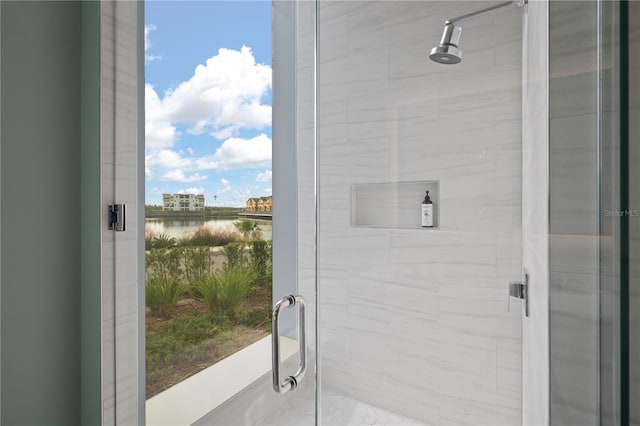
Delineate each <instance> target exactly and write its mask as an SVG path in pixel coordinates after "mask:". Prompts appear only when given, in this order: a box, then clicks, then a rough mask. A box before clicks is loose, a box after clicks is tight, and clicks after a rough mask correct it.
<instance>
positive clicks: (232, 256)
mask: <svg viewBox="0 0 640 426" xmlns="http://www.w3.org/2000/svg"><path fill="white" fill-rule="evenodd" d="M221 253H222V255H223V256H224V257H225V259H226V262H225V268H237V267H240V266H244V264H245V261H246V258H245V255H244V244H242V243H230V244H227V245H226V246H224V247H222V251H221Z"/></svg>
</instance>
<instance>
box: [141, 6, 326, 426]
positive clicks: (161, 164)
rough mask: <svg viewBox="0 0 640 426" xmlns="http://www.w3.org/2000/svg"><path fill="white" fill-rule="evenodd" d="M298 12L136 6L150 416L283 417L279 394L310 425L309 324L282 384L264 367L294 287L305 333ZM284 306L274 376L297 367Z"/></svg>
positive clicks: (308, 285) (202, 419) (291, 317)
mask: <svg viewBox="0 0 640 426" xmlns="http://www.w3.org/2000/svg"><path fill="white" fill-rule="evenodd" d="M299 9H300V8H298V9H296V8H294V7H293V4H292V3H287V4H285V3H284V2H282V3H280V4H278V5H273V7H272V5H271V3H269V2H263V1H252V2H235V1H228V2H225V1H210V2H166V1H158V2H156V1H151V2H147V4H146V23H145V50H146V52H145V53H146V57H145V59H146V81H147V84H146V166H147V170H146V171H147V187H146V189H147V190H146V193H147V209H146V218H147V223H146V230H147V239H146V243H147V247H146V250H147V252H146V260H147V261H146V265H147V269H146V272H147V273H146V305H147V324H146V343H147V345H146V355H147V397H148V398H149V399H148V400H147V404H146V407H147V423H148V424H194V423H195V424H225V425H226V424H229V425H231V424H246V423H247V422H248V423H251V424H269V423H270V422H278V423H279V424H282V423H280V422H279V420H280V417H281V413H282V410H283V405H284V404H286V405H291V406H292V407H296V409H297V410H299V411H300V412H301V413H303V414H307V415H308V416H307V417H308V418H307V419H306V420H304V421H302V420H296V423H295V424H300V425H302V424H313V423H314V421H315V415H313V407H314V406H315V398H314V392H315V377H314V371H315V369H314V368H313V363H314V362H315V357H314V356H311V355H312V354H313V352H314V348H315V339H314V334H313V333H309V334H308V335H307V337H306V340H307V344H308V345H307V346H308V348H307V353H308V354H309V355H310V356H308V359H307V363H308V369H307V373H306V375H305V377H304V378H303V379H302V380H301V381H300V382H299V383H298V386H297V389H295V391H293V392H290V393H285V394H276V392H274V389H273V384H272V375H271V368H272V342H271V338H272V337H271V333H272V329H271V327H272V307H273V304H274V303H275V302H277V301H278V300H280V299H281V298H283V297H285V296H289V295H291V294H293V295H296V296H301V297H302V298H304V299H306V304H307V313H306V324H307V328H308V329H309V330H310V331H313V330H314V329H315V321H314V320H313V318H314V315H315V309H314V306H315V280H314V274H315V273H314V269H313V268H314V266H315V264H314V262H313V259H314V255H313V251H312V252H311V253H306V252H305V253H303V254H304V255H305V256H307V257H308V258H309V259H310V261H309V262H307V263H308V265H310V267H311V269H310V270H309V271H307V270H304V271H303V269H302V268H301V267H299V266H298V264H297V263H296V258H297V256H298V255H299V252H302V251H303V250H305V249H307V247H306V246H305V245H304V242H303V243H298V242H297V241H296V238H297V235H298V231H299V228H302V227H303V226H304V224H303V223H302V222H303V221H305V220H308V218H307V216H309V215H310V217H311V222H310V223H311V225H312V226H313V223H314V222H313V217H314V215H313V202H311V203H310V204H309V206H311V207H310V209H309V210H308V212H307V211H300V210H299V208H297V207H298V206H297V203H298V202H299V200H298V198H297V194H298V188H297V187H296V185H297V182H298V178H297V175H296V171H297V167H296V165H295V160H296V155H295V151H296V149H297V146H296V144H299V145H300V146H301V147H302V146H308V147H310V148H307V150H309V152H311V153H313V131H311V133H310V134H305V135H301V134H300V133H301V130H300V129H301V126H300V124H299V123H301V122H303V121H302V119H303V118H305V119H307V120H309V118H308V117H305V114H307V115H310V119H311V123H312V126H311V129H313V110H311V111H310V112H305V111H301V110H298V111H296V110H295V108H294V106H295V105H296V104H297V102H298V101H297V99H296V96H298V97H300V98H301V99H303V100H304V102H306V103H308V104H310V105H313V93H314V92H313V84H312V80H309V81H307V79H308V78H309V76H308V74H309V73H311V76H313V74H312V68H310V69H309V70H307V69H302V70H301V71H299V72H298V70H297V65H296V62H295V60H296V59H297V56H296V49H295V48H294V47H295V44H294V43H295V42H296V40H300V36H301V34H298V37H293V36H292V35H293V34H294V33H293V31H294V30H295V31H298V33H300V32H302V28H305V31H306V32H307V33H309V34H310V35H311V37H310V38H309V37H307V38H306V39H304V40H305V42H306V43H309V46H305V49H306V50H305V52H309V54H310V55H311V58H313V54H314V49H313V34H314V26H313V25H314V20H313V10H314V9H313V7H309V8H308V10H306V11H305V12H304V13H306V14H307V16H305V18H307V20H306V21H305V25H310V26H309V27H308V28H307V27H304V26H303V25H296V21H297V20H298V17H297V16H296V13H302V11H301V10H299ZM272 19H273V20H274V21H273V22H272ZM272 39H273V40H274V46H273V53H272V46H271V40H272ZM298 42H299V43H300V42H301V41H298ZM299 48H300V47H299ZM272 56H273V58H274V63H277V64H278V67H277V68H274V72H273V83H272V65H271V62H272ZM312 63H313V62H311V64H312ZM300 82H302V84H305V85H306V86H304V87H307V89H306V91H305V90H302V89H301V90H298V91H297V92H296V90H295V88H296V84H300ZM272 86H273V87H274V88H277V89H276V90H274V91H273V93H272ZM301 87H302V86H301ZM304 96H310V98H308V99H307V98H304ZM272 109H273V110H274V113H273V123H272ZM296 113H297V114H296ZM296 118H297V121H296ZM296 126H298V127H296ZM272 128H273V131H272ZM296 132H297V133H298V138H297V137H296ZM272 134H273V137H272ZM300 137H302V139H299V138H300ZM305 138H306V139H305ZM272 139H274V140H277V141H278V142H277V143H275V144H274V146H273V149H272V142H271V141H272ZM298 149H299V150H302V148H298ZM291 159H293V160H294V161H290V160H291ZM312 172H313V168H311V173H312ZM283 177H284V179H283ZM311 182H313V180H311ZM272 187H273V197H272V195H271V194H272ZM313 193H314V192H313V190H312V191H311V192H310V194H311V197H313ZM305 202H308V201H307V200H305ZM305 213H306V216H305V215H304V214H305ZM298 222H300V225H298V226H296V225H295V224H296V223H298ZM272 224H273V225H272ZM292 225H293V226H292ZM310 235H313V233H311V234H310ZM272 241H273V243H272ZM310 244H311V245H310V247H311V249H312V250H313V240H312V241H310ZM272 249H273V256H272ZM301 265H302V264H301ZM303 272H304V273H303ZM296 311H297V309H284V311H283V312H282V315H281V319H280V327H279V330H280V334H281V336H282V337H281V339H280V346H281V357H282V367H281V369H282V379H283V380H284V379H285V378H286V377H288V376H290V375H293V374H294V373H295V372H296V369H297V368H298V365H299V356H298V342H297V340H299V336H298V333H299V330H298V324H299V321H300V319H299V318H297V315H296Z"/></svg>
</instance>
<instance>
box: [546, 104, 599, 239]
mask: <svg viewBox="0 0 640 426" xmlns="http://www.w3.org/2000/svg"><path fill="white" fill-rule="evenodd" d="M553 99H555V98H554V97H552V99H551V104H552V105H553ZM596 124H597V117H596V115H595V114H587V115H579V116H573V117H563V118H557V119H552V120H551V121H550V133H549V145H550V150H549V154H550V163H549V167H550V179H551V186H550V194H549V196H550V210H551V222H550V232H551V233H552V234H558V233H561V234H569V235H597V234H598V216H599V212H598V211H597V209H595V208H594V207H593V206H597V203H598V199H597V197H598V191H597V190H596V188H597V187H598V167H597V166H598V144H597V126H596Z"/></svg>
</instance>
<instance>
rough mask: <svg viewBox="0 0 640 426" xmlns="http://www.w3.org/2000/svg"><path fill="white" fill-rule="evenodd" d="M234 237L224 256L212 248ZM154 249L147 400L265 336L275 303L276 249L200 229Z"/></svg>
mask: <svg viewBox="0 0 640 426" xmlns="http://www.w3.org/2000/svg"><path fill="white" fill-rule="evenodd" d="M214 234H215V237H214ZM227 234H229V235H232V236H233V237H228V238H227V237H224V238H226V240H228V241H231V242H227V243H226V245H225V246H224V247H223V248H222V250H217V249H213V248H211V247H210V246H209V244H213V243H214V239H215V238H218V239H217V240H216V241H222V239H220V238H219V237H220V235H223V236H224V235H227ZM185 240H186V242H185ZM155 241H162V242H161V243H160V244H156V245H155V247H154V242H155ZM236 241H238V242H236ZM148 244H149V245H150V247H149V251H148V252H147V255H146V288H145V295H146V304H147V321H146V345H147V347H146V362H147V371H146V373H147V398H149V397H151V396H153V395H155V394H157V393H159V392H161V391H163V390H165V389H167V388H169V387H171V386H173V385H174V384H176V383H178V382H180V381H182V380H184V379H185V378H187V377H189V376H191V375H192V374H195V373H197V372H198V371H200V370H202V369H204V368H206V367H208V366H210V365H212V364H214V363H216V362H218V361H219V360H221V359H222V358H225V357H227V356H229V355H231V354H233V353H235V352H237V351H238V350H240V349H242V348H244V347H246V346H248V345H249V344H251V343H253V342H255V341H257V340H259V339H260V338H262V337H264V336H266V335H267V334H268V333H269V332H270V331H271V297H272V295H271V288H272V285H271V244H270V242H265V241H244V240H243V238H242V237H241V236H240V234H239V233H238V232H232V233H218V232H217V233H213V232H211V230H209V229H208V228H200V230H199V231H197V232H196V234H195V239H193V240H192V239H191V238H188V237H185V239H182V240H180V241H175V239H172V238H171V237H167V238H164V237H162V235H152V236H150V238H148ZM192 244H193V245H192ZM247 247H248V249H247ZM214 260H215V263H216V264H215V265H214Z"/></svg>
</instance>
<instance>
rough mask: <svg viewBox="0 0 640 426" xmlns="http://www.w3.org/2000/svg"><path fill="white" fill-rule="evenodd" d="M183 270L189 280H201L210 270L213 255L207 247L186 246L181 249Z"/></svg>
mask: <svg viewBox="0 0 640 426" xmlns="http://www.w3.org/2000/svg"><path fill="white" fill-rule="evenodd" d="M183 256H184V270H185V275H186V277H185V278H186V279H187V281H189V282H196V281H201V280H202V278H204V276H205V274H208V273H209V272H210V271H211V266H212V265H213V255H212V253H211V249H210V248H209V247H188V248H185V249H184V251H183Z"/></svg>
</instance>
